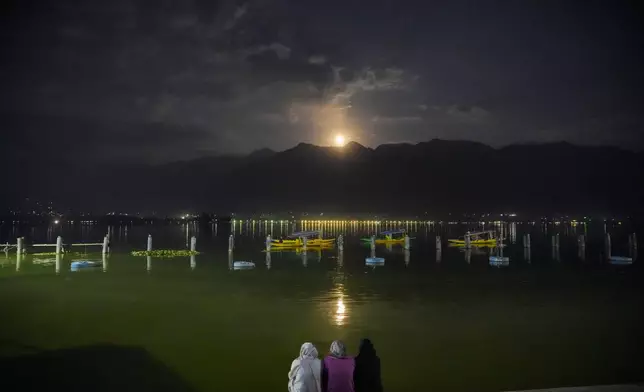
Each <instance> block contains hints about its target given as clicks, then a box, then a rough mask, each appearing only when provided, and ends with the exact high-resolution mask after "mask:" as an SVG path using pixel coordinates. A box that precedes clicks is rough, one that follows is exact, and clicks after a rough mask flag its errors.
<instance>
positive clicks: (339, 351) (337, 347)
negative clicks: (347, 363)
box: [329, 340, 347, 358]
mask: <svg viewBox="0 0 644 392" xmlns="http://www.w3.org/2000/svg"><path fill="white" fill-rule="evenodd" d="M329 351H331V355H333V356H334V357H337V358H342V357H344V356H345V355H347V348H346V347H345V346H344V343H342V342H341V341H339V340H334V341H333V343H331V348H330V349H329Z"/></svg>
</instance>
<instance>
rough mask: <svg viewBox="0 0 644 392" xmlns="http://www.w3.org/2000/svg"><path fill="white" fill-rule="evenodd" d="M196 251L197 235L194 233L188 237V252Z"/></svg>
mask: <svg viewBox="0 0 644 392" xmlns="http://www.w3.org/2000/svg"><path fill="white" fill-rule="evenodd" d="M196 251H197V237H195V236H194V235H193V236H192V237H191V238H190V252H196Z"/></svg>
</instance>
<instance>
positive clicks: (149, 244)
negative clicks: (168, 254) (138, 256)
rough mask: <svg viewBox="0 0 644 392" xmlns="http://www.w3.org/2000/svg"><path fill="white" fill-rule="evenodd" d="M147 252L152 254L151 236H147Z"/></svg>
mask: <svg viewBox="0 0 644 392" xmlns="http://www.w3.org/2000/svg"><path fill="white" fill-rule="evenodd" d="M148 252H152V234H148Z"/></svg>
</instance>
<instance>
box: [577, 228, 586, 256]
mask: <svg viewBox="0 0 644 392" xmlns="http://www.w3.org/2000/svg"><path fill="white" fill-rule="evenodd" d="M577 246H578V248H579V249H578V253H579V258H580V259H582V260H585V259H586V237H585V236H584V235H583V234H580V235H579V237H578V238H577Z"/></svg>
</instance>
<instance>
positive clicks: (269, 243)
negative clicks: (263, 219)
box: [266, 234, 273, 252]
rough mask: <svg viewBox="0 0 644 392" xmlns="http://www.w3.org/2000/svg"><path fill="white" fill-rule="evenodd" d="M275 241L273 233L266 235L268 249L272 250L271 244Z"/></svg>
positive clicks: (268, 250)
mask: <svg viewBox="0 0 644 392" xmlns="http://www.w3.org/2000/svg"><path fill="white" fill-rule="evenodd" d="M272 243H273V240H272V239H271V235H270V234H269V235H267V236H266V251H267V252H270V251H271V245H272Z"/></svg>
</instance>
